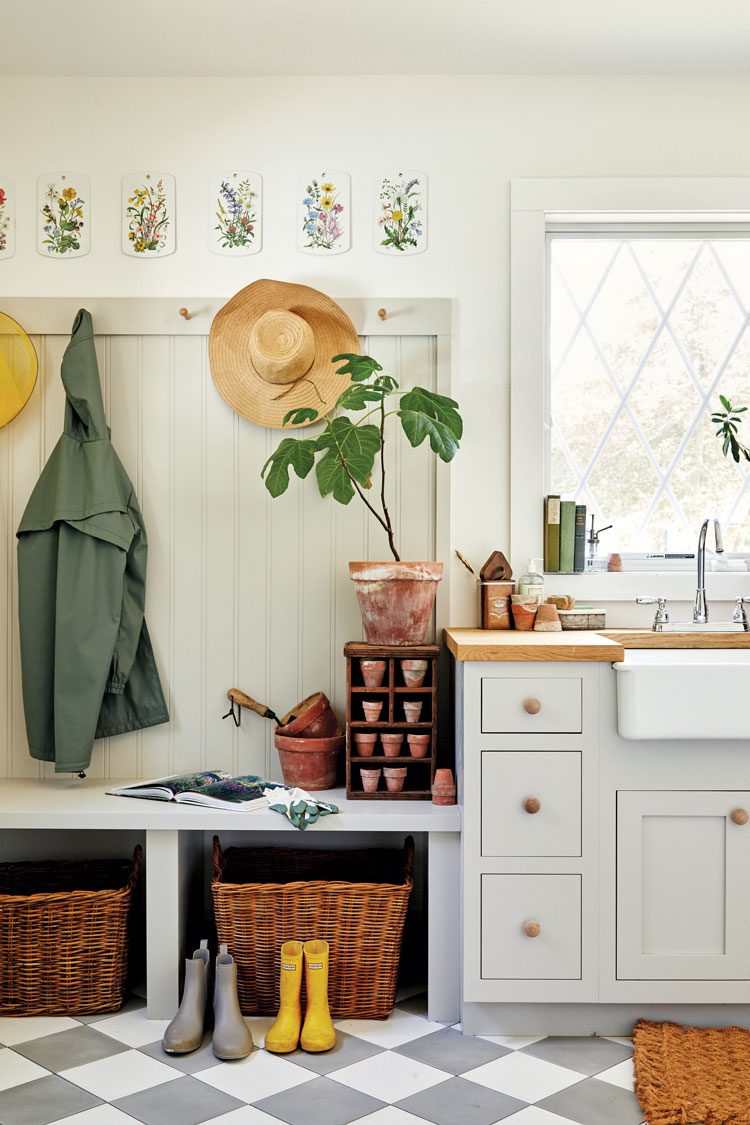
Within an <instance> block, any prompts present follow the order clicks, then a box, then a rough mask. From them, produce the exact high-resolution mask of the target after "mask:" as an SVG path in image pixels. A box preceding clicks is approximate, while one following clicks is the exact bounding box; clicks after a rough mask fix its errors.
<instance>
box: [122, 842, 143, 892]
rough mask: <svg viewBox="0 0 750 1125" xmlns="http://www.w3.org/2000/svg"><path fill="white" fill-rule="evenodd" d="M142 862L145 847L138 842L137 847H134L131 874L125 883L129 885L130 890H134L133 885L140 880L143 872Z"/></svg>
mask: <svg viewBox="0 0 750 1125" xmlns="http://www.w3.org/2000/svg"><path fill="white" fill-rule="evenodd" d="M142 863H143V848H142V847H141V845H140V844H136V845H135V847H134V848H133V860H132V863H131V865H130V874H129V875H128V879H127V882H126V884H125V886H126V887H127V889H128V890H129V891H132V890H133V887H134V886H135V885H136V883H137V882H138V877H139V875H140V873H141V865H142Z"/></svg>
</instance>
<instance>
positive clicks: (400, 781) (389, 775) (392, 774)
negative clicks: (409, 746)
mask: <svg viewBox="0 0 750 1125" xmlns="http://www.w3.org/2000/svg"><path fill="white" fill-rule="evenodd" d="M383 776H384V777H385V786H386V789H387V790H388V792H389V793H400V792H401V791H402V790H403V788H404V782H405V781H406V766H383Z"/></svg>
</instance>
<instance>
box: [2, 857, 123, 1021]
mask: <svg viewBox="0 0 750 1125" xmlns="http://www.w3.org/2000/svg"><path fill="white" fill-rule="evenodd" d="M140 869H141V849H140V847H137V848H136V849H135V851H134V852H133V859H132V862H131V861H128V860H64V861H57V862H43V863H3V864H0V1013H2V1014H3V1015H12V1016H40V1015H64V1014H70V1015H84V1014H86V1013H92V1012H114V1011H116V1010H117V1009H118V1008H119V1007H120V1005H121V1004H122V1000H123V989H124V986H125V975H126V972H127V962H128V914H129V911H130V901H131V898H132V894H133V887H134V886H135V884H136V882H137V880H138V874H139V872H140Z"/></svg>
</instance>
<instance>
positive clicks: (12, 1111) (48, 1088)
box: [0, 1074, 103, 1125]
mask: <svg viewBox="0 0 750 1125" xmlns="http://www.w3.org/2000/svg"><path fill="white" fill-rule="evenodd" d="M102 1104H103V1103H102V1101H101V1099H100V1098H95V1097H94V1095H93V1094H89V1093H87V1092H86V1091H85V1090H81V1089H80V1087H79V1086H74V1085H73V1084H72V1082H66V1081H65V1079H64V1078H58V1077H57V1075H56V1074H51V1075H50V1076H49V1078H39V1079H38V1080H37V1081H36V1082H24V1084H23V1085H22V1086H12V1087H11V1088H10V1089H9V1090H3V1091H2V1093H0V1121H1V1122H2V1125H50V1122H52V1121H59V1120H61V1118H64V1117H71V1116H72V1115H73V1114H74V1113H83V1111H84V1110H86V1109H93V1107H94V1106H96V1105H102Z"/></svg>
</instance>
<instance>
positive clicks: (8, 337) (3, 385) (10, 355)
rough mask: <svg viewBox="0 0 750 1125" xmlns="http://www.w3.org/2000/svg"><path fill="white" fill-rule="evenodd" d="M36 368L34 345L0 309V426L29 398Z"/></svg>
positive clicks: (6, 422) (13, 416) (17, 412)
mask: <svg viewBox="0 0 750 1125" xmlns="http://www.w3.org/2000/svg"><path fill="white" fill-rule="evenodd" d="M38 369H39V361H38V360H37V355H36V352H35V351H34V345H33V344H32V342H31V340H30V339H29V337H28V335H27V334H26V333H25V332H24V330H23V328H22V327H21V325H20V324H16V322H15V320H13V319H12V318H11V317H9V316H8V315H7V313H4V312H0V427H1V426H7V424H8V422H10V421H11V419H12V418H15V416H16V414H20V413H21V411H22V410H23V408H24V406H25V405H26V403H27V402H28V401H29V399H30V398H31V395H32V392H33V390H34V386H35V385H36V376H37V371H38Z"/></svg>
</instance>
